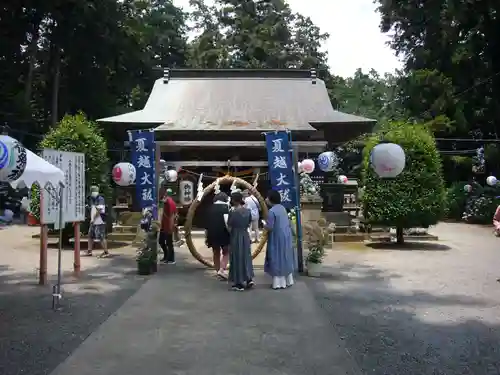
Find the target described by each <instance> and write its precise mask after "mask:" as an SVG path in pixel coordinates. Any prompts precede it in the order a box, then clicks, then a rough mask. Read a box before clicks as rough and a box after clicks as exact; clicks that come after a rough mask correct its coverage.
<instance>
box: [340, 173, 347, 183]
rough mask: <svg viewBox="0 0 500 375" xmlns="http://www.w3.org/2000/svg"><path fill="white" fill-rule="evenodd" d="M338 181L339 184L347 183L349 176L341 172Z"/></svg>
mask: <svg viewBox="0 0 500 375" xmlns="http://www.w3.org/2000/svg"><path fill="white" fill-rule="evenodd" d="M338 181H339V184H347V181H348V179H347V176H344V175H343V174H341V175H340V176H339V178H338Z"/></svg>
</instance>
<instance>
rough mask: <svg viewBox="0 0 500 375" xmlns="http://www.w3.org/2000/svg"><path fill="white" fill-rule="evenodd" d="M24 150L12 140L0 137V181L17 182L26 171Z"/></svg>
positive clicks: (7, 137)
mask: <svg viewBox="0 0 500 375" xmlns="http://www.w3.org/2000/svg"><path fill="white" fill-rule="evenodd" d="M26 161H27V160H26V149H25V148H24V146H23V145H22V144H21V143H19V142H18V141H17V140H15V139H14V138H11V137H9V136H0V181H3V182H12V181H15V180H18V179H19V178H20V177H21V176H22V174H23V173H24V170H25V169H26Z"/></svg>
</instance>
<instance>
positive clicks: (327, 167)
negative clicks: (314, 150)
mask: <svg viewBox="0 0 500 375" xmlns="http://www.w3.org/2000/svg"><path fill="white" fill-rule="evenodd" d="M337 166H338V158H337V155H335V153H334V152H333V151H326V152H323V153H322V154H320V155H319V156H318V167H319V169H321V170H322V171H323V172H331V171H333V170H334V169H335V168H336V167H337Z"/></svg>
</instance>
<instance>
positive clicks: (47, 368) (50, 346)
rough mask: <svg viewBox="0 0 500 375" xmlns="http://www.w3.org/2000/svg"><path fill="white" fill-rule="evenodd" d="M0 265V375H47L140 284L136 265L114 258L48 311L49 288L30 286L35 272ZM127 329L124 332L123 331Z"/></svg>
mask: <svg viewBox="0 0 500 375" xmlns="http://www.w3.org/2000/svg"><path fill="white" fill-rule="evenodd" d="M1 263H2V262H0V374H2V375H21V374H26V375H46V374H49V373H50V372H51V371H52V370H53V369H54V368H55V367H56V366H57V365H58V364H59V363H60V362H61V361H63V360H64V359H65V358H66V357H67V356H68V355H69V354H70V353H71V352H72V351H73V350H74V349H76V348H77V347H78V346H79V345H80V344H81V343H82V342H83V341H84V340H85V338H87V336H89V335H90V334H91V333H92V332H93V331H94V330H95V329H96V328H97V327H98V326H99V325H100V324H101V323H102V322H104V321H105V320H106V319H107V318H108V317H109V316H110V315H111V314H113V313H114V312H115V311H116V310H117V309H118V308H119V307H120V306H121V305H122V304H123V303H124V302H125V301H126V300H127V299H128V298H129V297H130V296H131V295H132V294H134V293H135V292H136V291H137V290H138V289H139V288H140V287H141V285H142V284H143V283H144V280H145V279H144V278H141V277H139V276H136V275H134V271H133V267H134V260H133V258H132V257H131V256H130V255H128V256H124V255H122V256H117V257H116V258H112V259H110V260H106V261H105V263H103V265H101V266H97V267H95V268H92V269H88V271H87V272H86V273H85V275H84V276H83V277H82V278H81V279H80V280H79V281H68V278H67V277H66V283H65V285H64V287H63V300H62V305H63V309H62V310H61V311H57V312H54V311H52V309H51V303H52V297H51V287H50V286H48V287H38V286H33V280H34V271H33V272H16V273H13V272H12V271H13V270H12V269H10V267H8V266H5V265H3V266H2V265H1ZM125 329H126V327H125Z"/></svg>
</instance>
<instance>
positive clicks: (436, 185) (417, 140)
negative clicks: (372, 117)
mask: <svg viewBox="0 0 500 375" xmlns="http://www.w3.org/2000/svg"><path fill="white" fill-rule="evenodd" d="M380 142H392V143H396V144H398V145H400V146H401V147H402V148H403V149H404V151H405V154H406V166H405V169H404V170H403V172H402V173H401V174H400V175H399V176H397V177H396V178H393V179H382V178H380V177H378V175H377V174H376V173H375V172H374V171H373V169H372V167H371V166H370V153H371V151H372V149H373V147H375V146H376V145H377V144H379V143H380ZM363 184H364V186H365V190H364V194H363V211H364V215H365V219H366V220H367V222H368V223H370V224H377V225H384V226H393V227H396V228H397V229H398V241H402V230H403V229H404V228H413V227H428V226H429V225H433V224H436V223H437V222H438V221H439V220H440V219H441V218H442V217H443V214H444V208H445V205H444V200H445V189H444V181H443V177H442V165H441V158H440V155H439V153H438V150H437V148H436V144H435V140H434V138H433V136H432V134H431V132H430V131H429V130H428V129H427V128H426V127H425V126H422V125H414V124H407V123H402V122H392V123H388V124H384V125H383V126H381V128H380V130H379V131H378V132H377V133H375V134H374V135H373V136H372V137H371V138H369V140H368V142H367V144H366V146H365V148H364V150H363Z"/></svg>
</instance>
